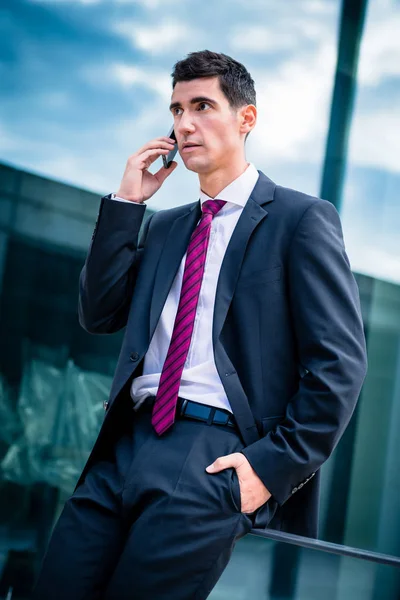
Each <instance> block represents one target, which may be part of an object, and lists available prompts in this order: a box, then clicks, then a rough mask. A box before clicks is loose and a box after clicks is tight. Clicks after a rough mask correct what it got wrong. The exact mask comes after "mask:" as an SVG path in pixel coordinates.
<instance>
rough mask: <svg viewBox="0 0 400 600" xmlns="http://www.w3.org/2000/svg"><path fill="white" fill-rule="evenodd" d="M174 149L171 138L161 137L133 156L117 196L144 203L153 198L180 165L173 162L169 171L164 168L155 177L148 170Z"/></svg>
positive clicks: (130, 158)
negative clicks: (158, 159)
mask: <svg viewBox="0 0 400 600" xmlns="http://www.w3.org/2000/svg"><path fill="white" fill-rule="evenodd" d="M173 147H174V141H173V140H171V138H169V137H159V138H155V139H154V140H151V141H150V142H147V144H145V145H144V146H142V148H140V149H139V150H138V151H137V152H136V153H135V154H132V155H131V156H130V157H129V158H128V162H127V163H126V168H125V173H124V176H123V178H122V181H121V185H120V187H119V190H118V192H116V195H117V196H119V197H120V198H123V199H124V200H131V201H132V202H144V201H145V200H148V199H149V198H151V196H153V195H154V194H155V193H156V192H157V191H158V190H159V189H160V187H161V186H162V184H163V183H164V181H165V180H166V178H167V177H168V176H169V175H171V173H172V171H174V170H175V169H176V167H177V166H178V163H177V162H175V161H173V162H172V164H171V166H170V167H169V169H165V168H164V166H162V167H161V169H160V170H159V171H157V173H154V175H153V174H152V173H149V171H148V168H149V167H150V165H151V164H152V163H153V162H154V161H155V160H157V158H159V157H160V156H161V155H162V154H165V155H167V154H168V152H169V151H170V150H172V148H173Z"/></svg>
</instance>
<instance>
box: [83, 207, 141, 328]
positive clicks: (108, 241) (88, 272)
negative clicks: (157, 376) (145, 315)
mask: <svg viewBox="0 0 400 600" xmlns="http://www.w3.org/2000/svg"><path fill="white" fill-rule="evenodd" d="M145 210H146V205H145V204H143V205H140V206H139V205H137V204H136V205H135V204H134V203H127V202H115V201H114V200H111V199H110V198H109V196H104V198H102V199H101V204H100V210H99V215H98V218H97V222H96V226H95V229H94V232H93V236H92V240H91V244H90V246H89V250H88V254H87V257H86V260H85V264H84V266H83V268H82V271H81V274H80V278H79V300H78V315H79V322H80V324H81V326H82V327H83V328H84V329H86V331H88V332H89V333H114V332H115V331H118V330H119V329H121V328H122V327H125V325H126V323H127V319H128V313H129V307H130V303H131V299H132V293H133V289H134V286H135V282H136V276H137V273H138V270H139V267H140V263H141V259H142V254H143V249H144V245H145V241H146V236H147V232H148V229H149V225H150V221H151V219H152V216H153V215H151V216H150V217H149V218H148V219H147V221H146V223H145V225H144V228H143V232H142V236H141V239H140V242H139V241H138V239H139V231H140V227H141V224H142V221H143V216H144V213H145Z"/></svg>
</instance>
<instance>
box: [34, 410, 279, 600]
mask: <svg viewBox="0 0 400 600" xmlns="http://www.w3.org/2000/svg"><path fill="white" fill-rule="evenodd" d="M132 412H133V411H132ZM150 419H151V406H149V405H148V406H147V407H144V406H143V407H141V408H140V409H139V411H138V412H137V413H136V414H134V415H133V418H132V423H131V424H129V427H126V428H125V429H126V430H125V432H124V433H123V434H122V435H121V437H120V438H119V439H118V441H117V443H116V445H115V447H114V448H112V449H110V457H109V459H108V460H102V461H100V462H97V463H95V464H94V465H93V466H92V468H91V469H90V470H89V472H88V474H87V476H86V479H85V480H84V482H83V483H82V484H81V485H80V486H79V487H78V488H77V489H76V491H75V493H74V494H73V495H72V496H71V497H70V498H69V499H68V500H67V502H66V504H65V506H64V509H63V512H62V514H61V516H60V518H59V520H58V522H57V524H56V526H55V528H54V531H53V534H52V537H51V539H50V543H49V545H48V549H47V552H46V555H45V557H44V560H43V564H42V567H41V572H40V574H39V577H38V580H37V583H36V587H35V591H34V594H33V598H34V599H35V600H56V599H57V600H100V599H102V600H125V599H126V600H128V599H130V600H149V599H151V600H164V599H165V600H166V599H168V600H171V598H173V599H174V600H188V599H189V598H190V599H191V600H202V599H204V598H207V597H208V595H209V594H210V592H211V590H212V589H213V587H214V586H215V584H216V583H217V581H218V579H219V578H220V576H221V574H222V572H223V570H224V569H225V567H226V565H227V563H228V561H229V559H230V556H231V554H232V550H233V548H234V545H235V543H236V541H237V540H238V539H239V538H241V537H243V536H244V535H245V534H246V533H248V532H249V531H250V529H251V528H252V526H253V525H254V524H255V522H254V521H255V519H256V517H257V514H259V515H260V514H262V515H263V517H262V519H261V520H262V521H263V520H264V522H263V523H261V525H262V526H266V524H267V521H269V520H270V518H271V517H272V516H273V515H272V514H270V512H271V511H270V506H271V504H270V501H269V502H267V503H266V504H265V505H263V507H261V509H259V511H256V512H255V513H252V514H245V513H242V512H241V511H240V488H239V481H238V477H237V473H236V470H235V469H234V468H229V469H226V470H224V471H221V472H220V473H216V474H209V473H207V472H206V470H205V468H206V467H207V465H209V464H211V463H212V462H213V461H214V460H215V459H216V458H217V457H218V456H222V455H225V454H230V453H232V452H239V451H240V450H241V449H242V448H243V442H242V441H241V438H240V436H239V434H238V433H237V432H236V430H235V429H232V428H229V427H227V426H220V425H210V426H209V425H207V423H205V422H200V421H193V420H189V419H178V420H177V421H176V422H175V423H174V425H173V427H172V428H171V429H170V430H168V431H167V432H165V433H164V434H163V435H162V436H161V437H159V436H158V435H157V433H156V432H155V431H154V429H153V427H152V425H151V421H150ZM125 425H126V424H125ZM265 509H267V510H265ZM260 511H261V512H260Z"/></svg>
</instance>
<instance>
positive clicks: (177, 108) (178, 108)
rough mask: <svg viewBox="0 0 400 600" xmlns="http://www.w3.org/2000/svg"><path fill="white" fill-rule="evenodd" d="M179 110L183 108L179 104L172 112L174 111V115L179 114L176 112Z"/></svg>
mask: <svg viewBox="0 0 400 600" xmlns="http://www.w3.org/2000/svg"><path fill="white" fill-rule="evenodd" d="M177 110H182V109H181V108H180V107H179V106H177V107H176V108H174V109H173V111H172V113H173V114H174V115H176V114H178V113H177V112H176V111H177Z"/></svg>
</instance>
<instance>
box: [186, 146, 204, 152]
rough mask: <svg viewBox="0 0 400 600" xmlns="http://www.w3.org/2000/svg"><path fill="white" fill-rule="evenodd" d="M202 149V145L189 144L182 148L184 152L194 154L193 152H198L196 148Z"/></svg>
mask: <svg viewBox="0 0 400 600" xmlns="http://www.w3.org/2000/svg"><path fill="white" fill-rule="evenodd" d="M200 147H201V146H200V144H188V145H187V146H184V147H183V148H182V152H192V151H193V150H196V148H200Z"/></svg>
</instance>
